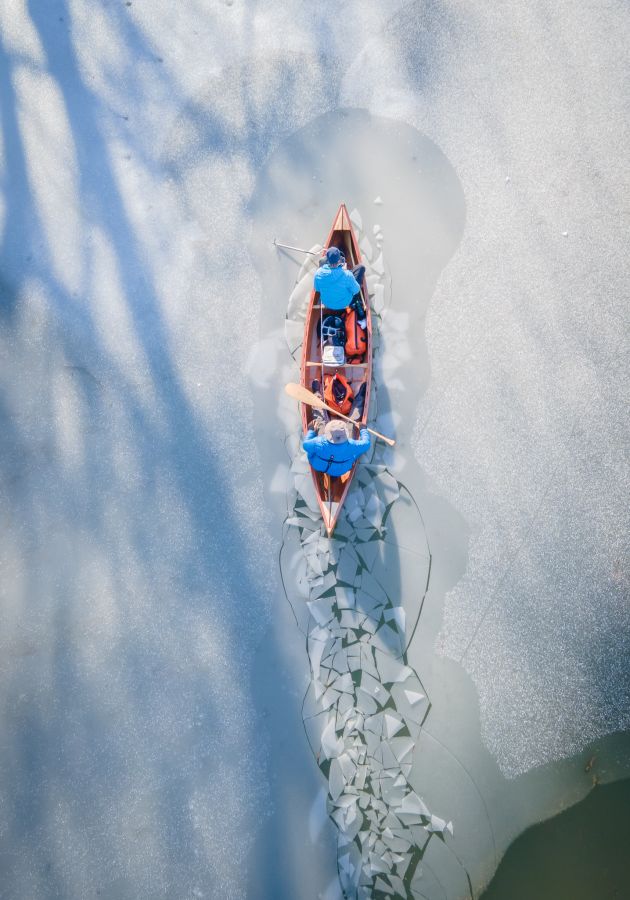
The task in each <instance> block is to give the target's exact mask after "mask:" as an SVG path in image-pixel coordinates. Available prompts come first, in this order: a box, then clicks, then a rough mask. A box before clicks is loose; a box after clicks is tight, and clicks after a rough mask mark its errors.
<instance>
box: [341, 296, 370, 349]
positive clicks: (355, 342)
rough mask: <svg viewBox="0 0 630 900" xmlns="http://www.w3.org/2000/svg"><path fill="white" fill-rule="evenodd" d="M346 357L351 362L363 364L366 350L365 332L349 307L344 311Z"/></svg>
mask: <svg viewBox="0 0 630 900" xmlns="http://www.w3.org/2000/svg"><path fill="white" fill-rule="evenodd" d="M345 326H346V348H345V349H346V356H347V358H348V359H349V360H350V361H351V362H363V358H364V356H365V351H366V350H367V331H366V330H365V328H361V326H360V325H359V321H358V319H357V314H356V312H355V311H354V309H352V307H349V308H348V309H347V310H346V321H345Z"/></svg>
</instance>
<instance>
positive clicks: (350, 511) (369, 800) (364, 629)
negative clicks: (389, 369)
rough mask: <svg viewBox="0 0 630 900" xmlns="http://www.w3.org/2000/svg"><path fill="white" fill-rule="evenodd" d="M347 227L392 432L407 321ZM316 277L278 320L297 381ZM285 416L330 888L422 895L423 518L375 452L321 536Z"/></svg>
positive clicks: (378, 255)
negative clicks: (331, 849) (333, 836)
mask: <svg viewBox="0 0 630 900" xmlns="http://www.w3.org/2000/svg"><path fill="white" fill-rule="evenodd" d="M351 218H352V220H353V224H354V227H355V229H356V231H357V235H358V237H359V242H360V245H361V248H362V252H363V254H364V262H365V263H366V264H367V273H366V277H367V283H368V291H369V294H370V302H371V305H372V309H373V315H374V342H373V354H374V355H373V365H374V383H373V393H372V398H371V401H370V423H371V424H372V425H373V427H379V428H381V429H383V428H387V427H388V426H389V427H390V428H391V427H392V425H393V421H392V418H391V416H389V417H382V416H381V417H379V375H382V371H383V366H384V365H390V366H396V364H397V361H400V360H401V359H404V358H408V357H409V356H410V354H411V350H410V347H409V346H408V344H407V339H406V336H405V317H404V315H401V314H396V313H394V312H393V311H392V310H391V309H388V305H389V297H390V283H389V280H388V278H387V275H386V268H385V261H384V258H383V253H382V250H381V244H382V232H381V233H379V232H377V233H376V235H375V236H372V239H373V240H375V243H376V247H375V248H373V247H372V244H371V242H370V239H369V237H368V236H367V235H365V234H363V233H362V231H361V225H362V222H361V216H360V213H359V212H358V211H357V210H353V212H352V214H351ZM379 238H380V239H379ZM315 249H317V248H315ZM316 265H317V264H316V262H315V261H314V257H313V256H309V257H308V258H307V261H306V262H305V263H304V265H303V266H302V268H301V270H300V272H299V275H298V279H297V283H296V286H295V289H294V291H293V293H292V295H291V298H290V300H289V306H288V310H287V318H286V323H285V335H286V340H287V343H288V347H289V352H290V353H291V356H292V357H293V360H294V361H295V367H296V371H297V368H298V366H299V357H300V353H301V342H302V335H303V331H304V321H305V317H306V310H307V305H308V299H309V296H310V290H311V287H312V282H313V274H314V270H315V267H316ZM385 351H387V352H385ZM294 380H297V377H295V378H294ZM287 414H288V419H287V424H288V425H289V426H291V424H292V427H289V428H288V435H287V441H286V447H287V454H288V457H289V459H290V477H289V486H288V492H287V516H286V520H285V523H284V540H283V545H282V550H281V554H280V568H281V574H282V580H283V584H284V588H285V591H286V595H287V598H288V600H289V602H290V603H291V606H292V608H293V612H294V614H295V619H296V623H297V625H298V627H299V628H300V630H301V631H302V632H303V634H304V635H305V637H306V649H307V652H308V657H309V664H310V678H311V680H310V685H309V687H308V690H307V693H306V696H305V698H304V704H303V721H304V727H305V731H306V734H307V737H308V741H309V744H310V746H311V749H312V751H313V754H314V756H315V759H316V761H317V764H318V766H319V768H320V770H321V772H322V775H323V776H324V777H325V779H326V781H327V810H328V813H329V815H330V817H331V818H332V819H333V821H334V822H335V825H336V827H337V829H338V836H337V854H338V855H337V867H338V873H339V880H340V885H341V888H342V891H343V895H344V896H345V897H347V898H352V900H354V898H357V900H360V898H364V900H367V898H372V897H380V896H390V897H391V896H396V897H405V898H407V897H409V898H421V897H426V896H431V895H433V894H434V891H435V889H436V888H438V885H439V880H438V879H437V878H435V876H434V875H433V873H432V871H431V868H430V866H428V865H427V864H426V863H425V864H423V857H424V855H425V852H426V850H427V848H428V846H429V842H430V841H432V840H440V841H444V842H446V843H447V844H448V840H449V838H450V837H451V836H452V834H453V823H452V822H451V821H450V820H449V819H448V811H445V810H438V811H435V810H430V809H429V808H428V806H427V805H426V804H425V803H424V801H423V799H422V796H421V794H420V792H418V791H416V790H415V789H414V788H413V787H412V785H411V783H410V780H409V778H410V775H411V770H412V755H413V751H414V747H415V745H416V741H417V739H418V736H419V734H420V731H421V729H422V726H423V724H424V722H425V721H426V719H427V717H428V716H429V713H430V707H431V704H430V699H429V697H428V696H427V693H426V691H425V689H424V687H423V685H422V683H421V680H420V678H419V675H418V673H417V672H415V671H414V670H413V669H412V668H411V667H410V666H409V665H408V661H407V653H406V649H407V646H408V643H409V641H410V640H411V639H412V637H413V634H414V632H415V629H416V627H417V626H418V623H419V620H420V617H421V613H422V606H423V601H424V597H425V595H426V591H427V588H428V585H429V580H430V577H431V551H430V548H429V545H428V542H427V538H426V533H425V530H424V525H423V522H422V516H421V513H420V510H419V509H418V506H417V505H416V503H415V501H414V499H413V497H412V496H411V494H410V493H409V491H408V490H407V489H406V488H405V486H404V484H402V483H401V482H399V481H398V480H397V479H396V477H395V476H394V475H393V474H392V472H391V471H390V468H389V465H390V464H391V463H392V462H393V461H394V457H395V453H394V452H393V451H392V450H390V449H389V448H388V447H387V446H386V445H385V444H383V443H381V442H376V443H373V445H372V448H371V451H370V452H369V453H368V454H367V456H366V457H363V458H362V460H361V462H360V463H359V465H358V468H357V472H356V475H355V478H354V480H353V484H352V487H351V490H350V492H349V495H348V498H347V500H346V503H345V505H344V507H343V510H342V513H341V516H340V519H339V522H338V524H337V528H336V530H335V533H334V535H333V537H331V538H329V537H328V536H327V535H326V531H325V528H324V526H323V522H322V519H321V514H320V511H319V508H318V505H317V500H316V498H315V492H314V488H313V480H312V477H311V474H310V470H309V467H308V463H307V461H306V457H305V454H304V453H303V451H302V449H301V441H300V423H299V418H298V416H297V411H296V410H293V409H291V410H287ZM291 417H293V422H291ZM399 536H404V538H403V542H404V541H406V542H407V544H411V545H412V547H413V549H412V550H411V551H409V547H406V548H405V549H406V551H407V555H409V552H411V554H412V555H413V558H414V561H413V565H414V569H415V571H414V584H415V585H416V592H415V594H414V596H413V597H410V598H406V604H405V607H403V605H402V598H401V596H400V594H398V595H397V594H396V593H395V592H393V591H392V578H391V574H390V575H388V573H391V572H392V570H395V568H396V564H397V557H398V554H399V553H400V546H399ZM406 611H407V612H406ZM438 889H439V888H438Z"/></svg>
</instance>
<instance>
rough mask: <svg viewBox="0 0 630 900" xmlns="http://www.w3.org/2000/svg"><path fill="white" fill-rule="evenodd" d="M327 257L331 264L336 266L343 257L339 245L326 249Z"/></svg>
mask: <svg viewBox="0 0 630 900" xmlns="http://www.w3.org/2000/svg"><path fill="white" fill-rule="evenodd" d="M326 259H327V260H328V263H329V265H331V266H336V265H337V263H338V262H339V260H340V259H341V253H340V251H339V247H329V248H328V250H327V251H326Z"/></svg>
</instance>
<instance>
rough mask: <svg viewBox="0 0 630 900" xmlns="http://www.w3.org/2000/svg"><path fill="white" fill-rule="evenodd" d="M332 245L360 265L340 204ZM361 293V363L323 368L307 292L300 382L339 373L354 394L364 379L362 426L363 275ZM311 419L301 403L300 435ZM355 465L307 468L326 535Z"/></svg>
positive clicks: (367, 374)
mask: <svg viewBox="0 0 630 900" xmlns="http://www.w3.org/2000/svg"><path fill="white" fill-rule="evenodd" d="M332 246H336V247H339V249H340V250H342V251H343V253H344V255H345V257H346V263H347V266H348V268H349V269H351V268H353V267H354V266H357V265H360V264H361V262H362V260H361V251H360V249H359V243H358V241H357V238H356V235H355V233H354V228H353V227H352V222H351V221H350V216H349V215H348V210H347V209H346V206H345V204H343V203H342V204H341V206H340V207H339V209H338V210H337V213H336V215H335V218H334V220H333V224H332V227H331V229H330V232H329V234H328V237H327V239H326V243H325V245H324V249H325V250H326V249H328V248H329V247H332ZM361 294H362V297H363V302H364V304H365V310H366V319H367V328H366V330H367V341H368V346H367V351H366V353H365V357H364V363H363V364H362V365H361V366H358V365H349V364H346V365H344V366H336V367H333V366H326V367H325V369H323V368H322V364H321V347H320V344H319V339H318V336H317V324H318V322H319V319H320V315H321V307H320V304H319V295H318V294H317V293H316V292H315V290H314V289H313V290H312V291H311V298H310V301H309V306H308V312H307V315H306V324H305V326H304V342H303V345H302V364H301V368H300V381H301V384H302V385H303V386H304V387H306V388H307V389H308V390H309V391H310V390H311V384H312V381H313V379H314V378H317V379H319V380H320V381H321V382H322V383H323V377H322V374H323V371H325V372H326V373H331V374H333V373H334V372H335V371H337V372H341V373H343V374H344V375H345V376H346V378H347V379H348V380H349V381H351V382H352V385H353V389H354V391H355V393H356V391H357V390H358V388H359V386H360V384H361V383H362V382H365V384H366V388H365V405H364V407H363V416H362V418H361V422H360V424H361V425H366V424H367V420H368V413H369V408H370V388H371V385H372V311H371V309H370V299H369V296H368V291H367V284H366V279H365V278H364V279H363V285H362V286H361ZM312 418H313V411H312V408H311V407H310V406H306V405H304V404H303V405H302V428H303V431H304V434H306V432H307V430H308V422H310V420H311V419H312ZM356 466H357V463H356V462H355V464H354V466H353V467H352V469H351V470H350V471H349V472H348V473H346V474H345V475H341V476H338V477H331V476H329V475H324V474H323V473H321V472H316V471H315V469H311V474H312V476H313V482H314V484H315V494H316V497H317V502H318V504H319V508H320V510H321V513H322V518H323V520H324V526H325V528H326V531H327V533H328V535H329V536H330V535H331V534H332V533H333V531H334V529H335V525H336V524H337V520H338V518H339V514H340V512H341V509H342V507H343V503H344V501H345V499H346V497H347V495H348V491H349V490H350V485H351V483H352V478H353V476H354V473H355V470H356Z"/></svg>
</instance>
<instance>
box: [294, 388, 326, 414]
mask: <svg viewBox="0 0 630 900" xmlns="http://www.w3.org/2000/svg"><path fill="white" fill-rule="evenodd" d="M284 390H285V393H287V394H288V395H289V397H292V398H293V400H297V401H299V402H300V403H306V404H308V406H312V407H313V408H314V409H324V407H325V406H326V404H325V403H324V401H323V400H321V399H320V398H319V397H317V396H316V395H315V394H313V393H312V392H311V391H309V390H307V389H306V388H305V387H302V385H301V384H294V383H293V382H289V384H285V386H284Z"/></svg>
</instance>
